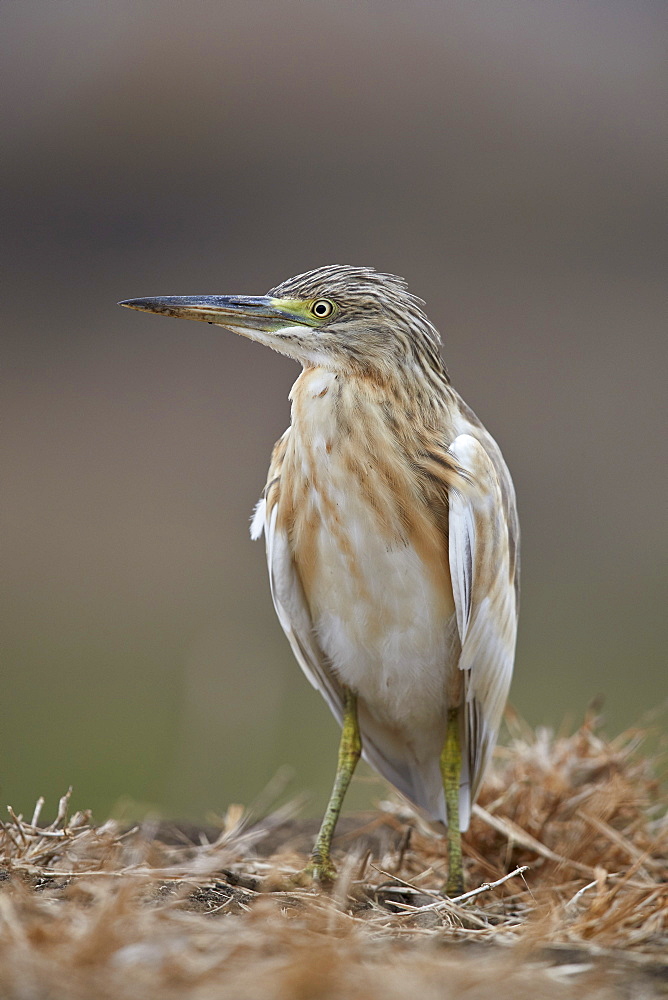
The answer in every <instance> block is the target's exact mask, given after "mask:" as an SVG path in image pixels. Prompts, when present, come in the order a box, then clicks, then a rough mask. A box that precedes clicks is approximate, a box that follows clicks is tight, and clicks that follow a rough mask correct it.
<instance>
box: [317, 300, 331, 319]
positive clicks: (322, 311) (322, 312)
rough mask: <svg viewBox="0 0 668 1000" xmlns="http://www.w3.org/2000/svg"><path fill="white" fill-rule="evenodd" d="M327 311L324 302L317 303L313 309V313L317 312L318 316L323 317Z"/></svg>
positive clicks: (327, 307)
mask: <svg viewBox="0 0 668 1000" xmlns="http://www.w3.org/2000/svg"><path fill="white" fill-rule="evenodd" d="M328 309H329V306H328V305H327V303H326V302H318V304H317V305H316V307H315V311H316V312H317V314H318V316H325V315H326V313H327V311H328Z"/></svg>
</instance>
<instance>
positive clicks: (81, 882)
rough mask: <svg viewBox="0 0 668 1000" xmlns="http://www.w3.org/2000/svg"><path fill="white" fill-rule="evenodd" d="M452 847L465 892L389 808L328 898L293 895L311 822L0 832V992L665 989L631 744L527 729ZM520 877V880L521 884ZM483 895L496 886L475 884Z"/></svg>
mask: <svg viewBox="0 0 668 1000" xmlns="http://www.w3.org/2000/svg"><path fill="white" fill-rule="evenodd" d="M511 729H512V732H513V738H512V740H511V742H510V743H509V744H508V745H507V746H505V747H502V748H500V749H499V750H498V752H497V756H496V761H495V766H494V768H493V769H492V772H491V774H490V775H489V776H488V779H487V782H486V784H485V787H484V789H483V792H482V795H481V797H480V802H479V805H478V806H476V808H475V810H474V818H473V822H472V824H471V829H470V831H469V833H468V834H467V835H466V837H465V855H466V862H467V880H468V885H469V886H470V887H471V889H470V890H469V893H467V894H465V896H463V897H459V898H458V899H457V900H454V901H452V900H445V899H443V898H441V897H440V896H439V895H438V889H439V887H440V886H441V885H442V883H443V881H444V876H445V872H444V870H443V866H444V858H445V852H444V845H443V843H442V841H441V840H440V839H439V838H438V837H437V836H436V835H434V833H433V832H432V831H430V830H429V829H428V828H427V827H426V826H425V824H424V823H422V822H421V821H420V820H419V818H417V817H416V816H415V815H414V814H413V813H412V812H410V811H409V810H408V808H407V807H406V806H405V805H404V804H401V803H397V802H396V801H393V802H390V803H383V804H382V805H381V807H380V810H379V812H377V813H373V814H365V815H364V816H362V817H355V818H354V819H352V820H351V819H350V818H348V819H347V820H346V821H344V822H343V823H342V824H341V830H342V833H341V835H340V836H339V838H338V839H337V841H336V845H337V848H338V850H337V863H338V866H339V872H340V878H339V881H338V882H337V884H336V886H335V887H334V889H333V891H332V892H331V893H325V892H320V891H319V892H314V891H312V890H308V889H303V888H299V887H297V886H296V885H295V884H294V883H293V882H292V881H291V876H292V875H293V874H294V873H295V872H296V871H298V870H299V868H300V867H301V866H302V865H303V864H304V863H305V854H304V852H305V850H307V844H308V841H309V839H310V837H311V835H312V832H313V829H314V827H315V824H313V823H309V822H299V821H296V820H292V819H288V818H286V814H285V813H281V812H278V813H275V814H273V815H272V816H270V817H269V818H268V819H265V820H262V821H260V822H256V823H255V824H253V823H251V822H250V820H249V818H248V817H247V816H245V815H244V814H243V811H242V810H240V809H238V808H235V807H231V808H230V810H228V814H227V816H226V817H225V819H224V820H223V821H221V823H220V825H219V827H218V829H213V830H206V831H205V830H203V829H201V828H200V829H197V830H195V829H194V828H188V827H186V826H184V825H181V826H180V827H177V826H173V827H171V828H167V827H165V826H164V825H156V826H154V827H150V826H149V825H148V824H145V825H144V826H143V827H141V828H135V829H134V830H130V831H123V830H122V829H121V828H120V827H119V826H118V825H117V824H116V823H114V822H108V823H105V824H104V825H102V826H100V827H96V826H94V825H93V823H92V820H91V817H90V815H89V814H88V813H81V812H79V813H76V814H75V815H73V816H72V817H71V818H68V808H69V793H68V795H66V796H64V797H63V799H61V802H60V808H59V811H58V817H57V819H56V820H55V821H54V822H53V823H51V824H50V825H49V826H42V825H40V818H39V817H40V810H41V803H38V807H37V809H36V811H35V815H34V816H33V817H32V819H31V821H30V822H28V821H26V820H25V819H23V818H22V817H20V816H16V815H14V813H13V812H12V811H11V809H10V818H9V821H8V822H6V823H4V824H2V825H1V828H0V865H1V866H2V871H1V872H0V878H2V882H0V996H1V997H2V998H3V1000H4V998H8V1000H13V998H17V1000H18V998H21V1000H27V998H29V1000H33V998H35V1000H37V998H39V1000H43V998H45V1000H59V998H65V997H67V998H68V1000H92V998H96V1000H97V998H100V1000H107V998H109V1000H111V998H126V997H127V998H138V997H141V998H145V1000H154V998H161V1000H163V998H164V1000H172V998H174V1000H175V998H177V997H178V998H186V1000H190V998H196V1000H208V998H228V997H229V998H234V1000H246V998H248V1000H264V998H267V1000H274V998H275V1000H317V998H327V1000H334V998H339V997H340V998H346V1000H348V998H350V1000H357V998H360V1000H361V998H364V1000H374V998H376V997H378V998H380V997H382V998H384V1000H400V998H401V1000H405V998H406V996H407V995H408V996H411V995H412V996H414V997H415V998H416V1000H417V998H420V1000H422V998H424V1000H432V998H434V1000H436V998H439V1000H440V998H446V1000H447V998H454V997H464V996H465V997H466V998H467V1000H478V998H480V1000H485V998H490V1000H504V998H506V997H507V998H517V1000H523V998H527V1000H529V998H531V1000H534V998H538V1000H543V998H545V1000H553V998H554V1000H561V998H571V997H573V998H575V997H587V998H594V1000H608V998H616V997H629V998H634V1000H636V998H639V1000H643V998H645V997H647V998H650V997H659V996H666V995H668V926H667V924H668V920H667V914H668V882H667V874H668V823H667V822H666V817H665V810H664V811H663V812H662V809H661V800H660V793H659V786H658V784H657V781H656V777H655V775H654V773H653V767H652V762H650V761H648V760H647V759H643V758H642V757H641V756H640V754H639V752H638V750H639V746H640V744H641V742H642V740H643V733H642V732H641V731H639V730H633V731H629V732H627V733H624V734H623V735H622V736H620V737H618V738H617V739H615V740H612V741H606V740H605V739H604V738H603V737H602V736H601V735H600V734H599V733H598V732H597V729H596V726H595V723H594V720H593V719H589V720H588V721H587V722H586V723H585V724H584V725H583V726H582V727H581V728H580V729H579V730H578V731H577V732H576V733H575V734H574V735H571V736H562V737H555V736H553V735H551V734H550V733H548V732H547V731H544V730H539V731H538V732H536V733H533V732H530V731H528V730H527V729H526V728H525V727H522V726H521V725H520V724H519V723H518V722H517V721H516V720H511ZM525 866H526V870H522V869H524V868H525ZM490 883H497V884H496V885H490Z"/></svg>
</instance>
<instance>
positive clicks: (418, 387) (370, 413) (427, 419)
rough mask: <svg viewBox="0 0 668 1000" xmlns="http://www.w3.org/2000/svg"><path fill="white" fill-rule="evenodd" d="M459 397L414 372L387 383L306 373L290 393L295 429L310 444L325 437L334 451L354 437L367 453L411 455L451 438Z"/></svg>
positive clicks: (322, 371)
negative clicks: (429, 440) (455, 398)
mask: <svg viewBox="0 0 668 1000" xmlns="http://www.w3.org/2000/svg"><path fill="white" fill-rule="evenodd" d="M453 395H454V393H453V390H452V389H451V388H450V386H449V384H448V382H447V381H446V380H442V381H440V382H439V383H437V384H433V383H430V382H429V381H428V380H426V379H423V378H421V377H420V376H419V375H414V374H413V373H409V372H403V373H401V374H400V376H399V377H391V378H390V377H388V378H382V377H380V376H379V375H378V374H377V373H375V372H372V373H370V374H369V373H343V372H340V371H332V370H329V369H327V368H324V367H321V366H315V367H310V368H305V369H304V370H303V371H302V373H301V375H300V376H299V378H298V379H297V381H296V382H295V384H294V385H293V387H292V391H291V392H290V400H291V403H292V428H293V432H294V433H295V434H296V435H298V436H301V435H305V436H307V437H308V438H309V439H312V438H313V436H314V434H315V435H319V434H324V435H325V436H327V437H328V439H329V442H330V444H331V446H334V444H335V443H336V441H337V440H339V441H340V440H343V439H348V438H350V437H351V436H354V437H356V438H357V439H358V440H359V443H360V445H362V446H363V450H368V449H371V450H372V451H374V452H375V451H376V450H377V449H378V448H380V449H381V453H382V449H386V448H387V447H390V448H392V449H393V448H394V447H397V446H401V447H402V448H403V449H404V450H408V451H410V450H412V448H420V447H421V444H422V443H423V442H424V440H425V438H431V437H433V436H434V435H438V437H439V438H440V439H441V440H442V439H443V434H444V433H445V434H446V437H447V436H448V433H447V432H448V430H449V428H448V426H447V425H448V420H449V414H450V413H451V412H452V410H453V408H452V405H451V404H452V396H453Z"/></svg>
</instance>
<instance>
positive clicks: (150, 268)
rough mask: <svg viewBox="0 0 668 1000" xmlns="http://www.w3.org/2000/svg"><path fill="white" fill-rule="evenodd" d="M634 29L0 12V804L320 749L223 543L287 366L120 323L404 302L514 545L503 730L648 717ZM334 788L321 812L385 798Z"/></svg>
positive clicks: (545, 14)
mask: <svg viewBox="0 0 668 1000" xmlns="http://www.w3.org/2000/svg"><path fill="white" fill-rule="evenodd" d="M666 20H667V17H666V6H665V3H664V2H663V0H657V2H647V0H612V2H606V3H602V2H593V0H539V2H536V0H514V2H512V3H504V2H498V0H478V2H476V3H470V0H439V2H424V0H413V2H412V3H410V4H406V3H405V2H403V0H367V2H360V3H348V2H339V3H326V2H317V0H315V2H311V3H305V2H297V0H272V2H253V0H246V2H243V3H241V2H239V3H230V2H225V0H192V2H190V3H187V4H185V3H182V2H173V0H142V2H141V3H133V2H129V0H114V3H103V2H102V0H57V2H54V0H20V2H19V0H15V2H11V0H6V2H5V3H4V4H3V5H2V9H1V12H0V24H1V31H0V35H1V38H2V41H1V42H0V45H1V46H2V50H3V51H2V54H1V59H0V89H1V92H2V95H3V102H2V103H3V107H2V137H3V139H2V160H1V165H0V171H1V184H0V190H1V197H2V200H3V203H4V207H3V223H2V233H1V239H2V249H1V253H2V275H3V282H2V284H3V321H2V327H3V338H2V339H3V348H2V358H3V363H2V368H3V378H2V383H3V387H2V408H3V416H2V428H3V430H2V460H1V461H2V480H3V487H2V495H3V499H2V515H3V516H2V520H3V528H2V533H3V540H2V551H3V556H2V563H3V572H2V591H3V593H2V608H3V613H2V617H3V625H2V690H3V711H2V724H1V725H0V751H1V756H0V798H1V800H2V803H3V808H4V804H5V803H8V802H10V803H12V804H13V805H14V807H15V808H16V809H17V810H18V809H21V810H23V811H29V810H31V809H32V804H33V803H34V800H35V799H36V797H37V796H38V795H39V794H44V795H46V796H47V800H48V803H47V805H48V807H50V808H51V810H53V808H54V807H55V802H56V799H57V797H58V795H60V794H62V792H64V791H65V789H66V788H67V786H68V785H69V784H73V785H74V787H75V805H76V806H78V807H85V806H91V807H93V809H94V810H95V812H96V815H97V816H98V818H100V819H102V818H104V817H105V816H106V815H108V814H109V813H110V812H111V811H114V812H119V811H120V812H124V813H125V814H126V815H128V814H130V815H140V814H142V813H143V812H145V811H146V810H152V809H157V810H160V811H161V812H162V813H163V814H166V815H168V816H173V817H175V816H180V817H185V816H192V817H200V816H203V815H205V814H206V813H207V812H208V811H214V812H221V811H224V809H225V807H226V806H227V804H228V803H229V802H231V801H239V802H243V803H249V802H250V801H251V800H252V799H253V798H255V797H256V796H257V795H258V794H260V793H261V791H262V789H263V788H264V787H265V786H266V785H267V783H268V782H269V781H270V780H271V779H272V776H273V775H275V774H276V772H277V770H278V769H279V768H280V767H281V766H282V765H288V766H289V767H290V768H292V771H293V779H292V783H291V785H290V788H289V789H288V793H291V792H292V793H294V792H297V791H301V790H310V791H311V792H312V793H313V794H312V799H311V801H310V803H309V806H308V808H309V810H310V811H312V812H313V813H315V812H317V811H318V810H319V809H320V808H321V806H322V804H323V803H324V801H325V798H326V795H327V792H328V790H329V785H330V781H331V778H332V773H333V767H334V760H335V750H336V745H337V740H338V735H337V729H336V726H335V724H334V722H333V720H331V719H330V716H329V713H328V711H327V709H326V708H325V706H324V703H323V702H321V700H320V698H319V696H318V695H317V694H316V693H315V692H314V691H312V690H311V688H310V686H309V685H308V683H307V682H306V681H305V680H304V679H303V678H302V676H301V674H300V671H299V669H298V667H297V666H296V664H295V662H294V661H293V658H292V655H291V653H290V650H289V647H288V644H287V642H286V640H285V639H284V637H283V634H282V632H281V630H280V627H279V625H278V623H277V621H276V619H275V616H274V612H273V608H272V606H271V600H270V595H269V587H268V583H267V580H266V571H265V560H264V549H263V545H262V544H261V543H259V544H258V543H251V541H250V540H249V537H248V518H249V515H250V513H251V510H252V508H253V505H254V503H255V502H256V500H257V498H258V497H259V495H260V492H261V490H262V487H263V485H264V481H265V472H266V468H267V464H268V458H269V453H270V449H271V447H272V444H273V442H274V440H275V439H276V438H277V437H278V436H279V435H280V433H281V432H282V431H283V429H284V428H285V426H286V425H287V422H288V419H289V408H288V403H287V394H288V391H289V389H290V386H291V384H292V382H293V380H294V378H295V377H296V375H297V374H298V370H297V369H296V367H295V366H294V364H293V363H291V362H290V361H288V360H287V359H285V358H282V357H280V356H278V355H274V354H271V353H270V352H268V351H267V350H266V349H264V348H261V347H259V346H258V345H254V344H250V343H249V342H248V341H244V340H241V339H240V338H235V337H234V335H232V334H230V333H226V332H225V331H223V330H221V329H217V328H215V327H210V326H206V325H204V324H194V323H186V322H182V323H177V322H175V321H173V320H167V319H165V318H162V317H155V316H149V315H143V314H138V313H130V312H127V311H125V310H121V309H118V308H117V307H116V305H115V303H116V301H117V300H118V299H125V298H130V297H136V296H146V295H159V294H195V293H249V294H253V293H257V294H261V293H264V292H265V291H266V290H267V289H268V288H270V287H271V286H272V285H274V284H277V283H278V282H280V281H281V280H282V279H284V278H286V277H288V276H289V275H292V274H295V273H297V272H300V271H304V270H307V269H310V268H313V267H317V266H319V265H322V264H327V263H351V264H358V265H360V264H361V265H370V266H374V267H376V268H378V269H381V270H388V271H392V272H395V273H398V274H401V275H404V276H405V277H406V278H407V279H408V281H409V286H410V289H411V290H412V291H413V292H415V293H416V294H418V295H420V296H422V297H423V298H424V299H425V300H426V302H427V309H428V313H429V316H430V317H431V319H432V320H433V321H434V323H435V324H436V326H437V327H438V328H439V329H440V331H441V333H442V335H443V340H444V347H443V350H444V356H445V358H446V360H447V363H448V366H449V369H450V373H451V376H452V379H453V382H454V384H455V386H456V387H457V388H458V389H459V391H460V392H461V393H462V394H463V395H464V397H465V398H466V400H467V401H468V402H469V403H470V404H471V405H472V406H473V408H474V409H475V410H476V411H477V412H478V414H479V416H480V417H481V418H482V419H483V420H484V422H485V423H486V424H487V426H488V427H489V428H490V430H491V431H492V432H493V433H494V435H495V436H496V438H497V439H498V440H499V442H500V443H501V445H502V447H503V449H504V452H505V455H506V458H507V460H508V463H509V465H510V467H511V469H512V472H513V475H514V478H515V483H516V487H517V492H518V496H519V503H520V514H521V520H522V529H523V578H522V584H523V595H522V617H521V628H520V639H519V648H518V658H517V667H516V674H515V680H514V683H513V688H512V693H511V701H512V703H513V704H514V706H515V707H516V708H517V710H518V711H519V712H520V713H521V714H522V715H523V716H524V717H525V718H526V719H527V720H528V721H529V722H530V723H532V724H543V723H544V724H548V725H552V726H559V725H561V724H562V723H563V720H564V718H570V719H571V720H572V721H573V722H577V721H578V720H580V719H581V718H582V716H583V714H584V712H585V710H586V707H587V705H588V703H589V702H590V700H591V699H592V698H594V697H596V696H598V695H599V694H602V695H604V698H605V702H604V713H605V719H606V727H607V730H608V732H610V733H612V734H614V733H616V732H618V731H619V730H620V729H622V728H623V727H626V726H628V725H631V724H633V723H635V722H637V721H638V720H639V719H640V718H641V716H643V714H644V713H646V712H647V711H648V710H650V709H653V708H655V707H656V706H657V705H658V703H659V702H661V701H662V700H663V699H664V698H665V697H666V694H667V691H666V683H665V677H666V670H665V640H666V617H667V613H666V608H667V606H668V603H667V598H668V594H667V592H666V584H665V579H666V555H667V552H666V549H667V547H668V546H667V538H666V535H667V533H666V487H667V485H668V483H667V473H666V447H665V439H666V436H665V430H666V417H667V416H668V414H667V413H666V398H667V393H666V361H667V360H668V358H667V356H666V355H667V351H666V285H665V278H666V271H665V265H666V259H665V254H666V247H667V245H668V244H667V241H666V221H667V220H666V190H667V186H666V185H667V181H668V176H667V169H666V163H667V160H666V138H667V133H668V128H667V121H666V107H667V102H666V100H665V97H666V94H665V83H666V63H665V52H666V40H667V37H668V32H667V31H666V27H667V25H666ZM382 791H383V789H382V786H380V785H373V784H370V783H369V782H365V781H361V782H358V783H357V785H356V790H355V793H354V795H353V796H352V797H351V803H350V805H351V807H352V805H355V804H361V803H362V802H366V801H369V800H370V799H371V798H373V796H377V795H378V794H379V793H380V794H382Z"/></svg>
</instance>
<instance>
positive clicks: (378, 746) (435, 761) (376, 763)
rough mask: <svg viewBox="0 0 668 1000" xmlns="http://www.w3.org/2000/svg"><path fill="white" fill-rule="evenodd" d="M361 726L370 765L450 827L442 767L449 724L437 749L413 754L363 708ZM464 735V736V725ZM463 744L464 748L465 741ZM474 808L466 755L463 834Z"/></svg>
mask: <svg viewBox="0 0 668 1000" xmlns="http://www.w3.org/2000/svg"><path fill="white" fill-rule="evenodd" d="M359 724H360V732H361V735H362V755H363V757H364V758H365V759H366V760H367V761H368V762H369V764H371V766H372V767H373V768H374V769H375V770H376V771H378V772H379V773H380V774H381V775H382V776H383V777H384V778H386V779H387V780H388V781H389V782H390V783H391V784H392V785H394V787H395V788H396V789H397V791H399V792H401V794H402V795H403V796H405V798H407V799H408V800H409V801H410V802H412V803H413V805H415V806H417V807H418V809H419V810H420V811H421V812H423V813H425V814H426V815H427V816H428V817H429V819H432V820H436V821H437V822H439V821H440V822H442V823H446V824H447V822H448V816H447V809H446V805H445V793H444V790H443V776H442V774H441V767H440V755H441V750H442V748H443V743H444V741H445V725H444V727H443V734H442V737H437V738H436V739H435V740H434V744H433V746H421V747H419V749H418V750H417V751H416V752H415V753H414V754H412V753H410V751H408V749H407V747H406V745H405V743H404V742H403V741H401V742H400V741H399V740H398V739H397V737H396V735H395V734H394V733H393V732H392V731H391V730H390V729H389V727H386V726H384V725H383V724H382V722H380V721H379V720H378V719H376V718H374V717H373V716H371V715H370V714H369V713H368V712H366V711H365V709H364V706H363V705H360V706H359ZM460 735H463V733H462V729H461V726H460ZM460 745H463V743H462V740H461V739H460ZM471 805H472V802H471V782H470V777H469V764H468V757H467V755H466V754H462V770H461V776H460V782H459V828H460V830H462V831H465V830H468V827H469V822H470V819H471Z"/></svg>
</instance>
